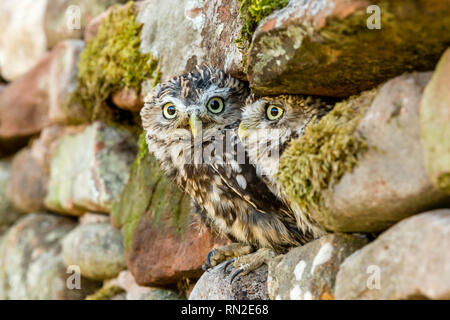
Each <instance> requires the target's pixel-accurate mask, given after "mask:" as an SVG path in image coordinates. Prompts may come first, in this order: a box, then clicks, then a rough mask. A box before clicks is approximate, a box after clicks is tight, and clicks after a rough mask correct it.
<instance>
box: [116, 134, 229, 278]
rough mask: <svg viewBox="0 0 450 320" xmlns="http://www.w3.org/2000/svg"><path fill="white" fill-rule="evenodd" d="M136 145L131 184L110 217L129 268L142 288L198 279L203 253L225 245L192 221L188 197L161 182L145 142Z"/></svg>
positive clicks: (162, 179)
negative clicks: (118, 234)
mask: <svg viewBox="0 0 450 320" xmlns="http://www.w3.org/2000/svg"><path fill="white" fill-rule="evenodd" d="M139 145H140V148H141V150H140V151H139V155H138V157H137V159H136V161H135V162H134V164H133V166H132V169H131V174H130V180H129V182H128V184H127V186H126V187H125V188H124V190H123V192H122V194H121V195H120V197H119V198H118V199H117V201H116V202H115V203H114V206H113V209H112V213H111V218H112V222H113V225H114V226H115V227H117V228H121V231H122V234H123V237H124V243H125V253H126V258H127V265H128V269H129V270H130V271H131V273H132V274H133V275H134V277H135V278H136V282H137V283H138V284H139V285H145V286H160V285H165V284H173V283H176V282H178V281H179V280H181V279H183V278H198V277H200V276H201V274H202V271H201V266H202V264H203V262H204V260H205V258H206V255H207V254H208V252H209V251H210V250H211V249H212V248H213V247H215V246H218V245H222V244H225V243H226V242H225V241H224V240H223V239H220V238H218V237H217V236H214V235H213V234H212V233H211V232H209V231H208V230H206V228H205V227H204V226H202V225H201V224H200V223H198V222H196V221H192V220H191V217H190V213H191V205H190V198H189V196H188V195H186V194H184V193H182V192H181V191H180V190H179V189H178V188H177V187H176V186H175V185H173V183H172V182H171V181H169V180H168V179H167V178H166V177H165V175H164V173H163V172H162V171H161V169H160V167H159V164H158V163H157V161H156V160H155V158H154V157H153V156H150V155H149V154H148V152H147V151H146V150H147V146H146V144H145V142H144V143H143V144H141V143H140V144H139ZM155 244H156V245H155Z"/></svg>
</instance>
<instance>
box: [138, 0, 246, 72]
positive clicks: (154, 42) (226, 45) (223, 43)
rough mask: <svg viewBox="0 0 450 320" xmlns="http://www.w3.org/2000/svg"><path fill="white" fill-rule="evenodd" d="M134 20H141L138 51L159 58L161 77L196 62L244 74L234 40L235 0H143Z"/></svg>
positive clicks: (236, 32) (237, 21)
mask: <svg viewBox="0 0 450 320" xmlns="http://www.w3.org/2000/svg"><path fill="white" fill-rule="evenodd" d="M137 20H138V21H140V22H142V23H143V28H142V32H141V47H140V51H141V52H142V53H152V54H153V55H154V56H155V57H156V58H158V59H159V63H160V67H161V72H162V80H163V81H165V80H167V79H168V78H171V77H172V76H175V75H178V74H182V73H185V72H187V71H191V70H192V69H193V68H194V67H195V66H196V65H200V64H208V65H211V66H214V67H217V68H220V69H223V70H225V71H226V72H227V73H230V74H232V75H233V76H235V77H239V78H241V79H244V78H245V75H244V73H243V71H242V69H243V66H242V63H241V61H242V54H241V53H240V52H239V50H238V48H237V46H236V44H235V43H234V41H235V39H236V38H237V37H238V35H239V33H240V30H241V28H242V24H241V20H240V17H239V2H238V1H237V0H232V1H205V2H203V1H190V0H183V1H177V0H170V1H162V0H158V1H145V3H144V4H143V5H142V7H141V8H140V9H139V14H138V16H137Z"/></svg>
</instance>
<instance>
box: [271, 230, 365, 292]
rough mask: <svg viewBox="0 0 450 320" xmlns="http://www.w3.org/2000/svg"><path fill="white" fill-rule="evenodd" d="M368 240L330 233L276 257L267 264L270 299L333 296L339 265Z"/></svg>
mask: <svg viewBox="0 0 450 320" xmlns="http://www.w3.org/2000/svg"><path fill="white" fill-rule="evenodd" d="M367 242H368V240H367V239H366V238H364V237H362V236H350V235H343V234H342V235H339V234H330V235H326V236H324V237H322V238H320V239H317V240H315V241H313V242H310V243H308V244H306V245H304V246H302V247H297V248H294V249H292V250H291V251H289V252H288V253H287V254H285V255H283V256H279V257H277V258H276V259H274V260H273V261H271V263H270V264H269V276H268V280H267V286H268V290H269V296H270V298H271V299H276V300H280V299H281V300H299V299H300V300H330V299H333V296H334V289H335V281H336V275H337V273H338V271H339V266H340V264H341V263H342V262H343V261H344V259H345V258H347V257H348V256H349V255H350V254H352V253H353V252H354V251H356V250H358V249H359V248H361V247H362V246H364V245H365V244H367Z"/></svg>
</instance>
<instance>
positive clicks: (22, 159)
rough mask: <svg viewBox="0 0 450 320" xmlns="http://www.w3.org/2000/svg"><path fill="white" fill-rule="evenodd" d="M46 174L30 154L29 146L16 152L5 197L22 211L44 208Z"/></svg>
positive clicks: (46, 183)
mask: <svg viewBox="0 0 450 320" xmlns="http://www.w3.org/2000/svg"><path fill="white" fill-rule="evenodd" d="M47 187H48V175H47V174H46V173H45V172H44V171H43V170H42V169H41V168H40V167H39V165H38V164H37V163H36V161H35V160H34V159H33V157H32V155H31V150H30V148H25V149H23V150H22V151H20V152H19V153H17V154H16V155H15V156H14V158H13V161H12V168H11V177H10V181H9V184H8V189H7V197H8V199H9V200H10V201H11V202H12V203H13V205H14V207H15V208H17V209H18V210H20V211H23V212H34V211H40V210H45V204H44V199H45V197H46V195H47Z"/></svg>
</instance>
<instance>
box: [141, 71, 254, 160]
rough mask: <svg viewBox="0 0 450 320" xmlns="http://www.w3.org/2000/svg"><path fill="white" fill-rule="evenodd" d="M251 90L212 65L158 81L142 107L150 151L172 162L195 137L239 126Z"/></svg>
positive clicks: (207, 137)
mask: <svg viewBox="0 0 450 320" xmlns="http://www.w3.org/2000/svg"><path fill="white" fill-rule="evenodd" d="M248 94H249V89H248V87H247V85H246V84H245V83H244V82H241V81H239V80H237V79H235V78H233V77H231V76H230V75H228V74H226V73H224V72H223V71H220V70H217V69H214V68H210V67H198V68H197V69H196V70H195V71H193V72H191V73H187V74H184V75H181V76H178V77H175V78H173V79H171V80H169V81H167V82H165V83H162V84H159V85H157V86H156V87H155V88H153V90H152V91H151V92H150V94H148V95H147V97H145V99H144V102H145V106H144V108H142V110H141V118H142V125H143V128H144V130H145V131H146V137H147V144H148V146H149V149H150V151H151V152H153V153H154V154H155V156H156V157H157V158H158V159H160V160H172V162H173V161H175V160H177V159H176V158H179V157H182V152H183V151H184V150H185V149H186V148H191V147H192V146H193V144H194V141H198V140H200V142H203V143H204V142H207V141H210V140H211V139H212V137H214V136H216V135H217V134H218V133H220V132H221V131H223V130H226V129H229V128H232V127H237V126H238V124H239V121H240V118H241V108H242V106H243V105H244V103H245V99H246V98H247V96H248ZM163 153H165V154H163ZM169 156H170V157H171V159H169V158H168V157H169Z"/></svg>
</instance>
